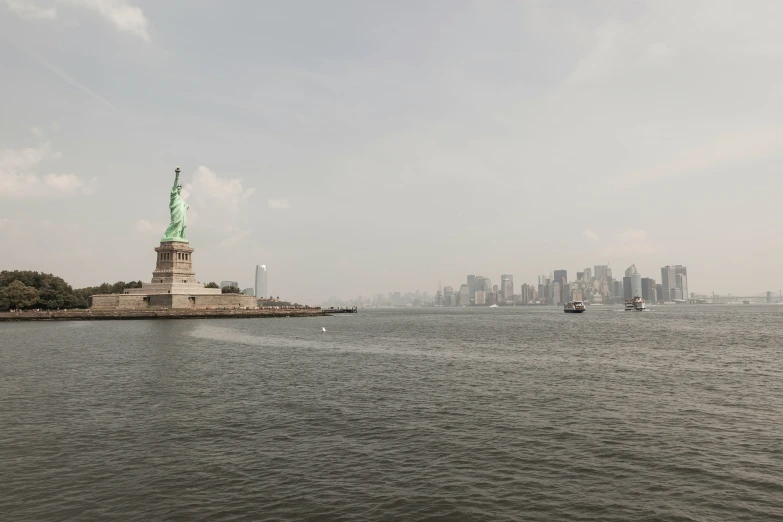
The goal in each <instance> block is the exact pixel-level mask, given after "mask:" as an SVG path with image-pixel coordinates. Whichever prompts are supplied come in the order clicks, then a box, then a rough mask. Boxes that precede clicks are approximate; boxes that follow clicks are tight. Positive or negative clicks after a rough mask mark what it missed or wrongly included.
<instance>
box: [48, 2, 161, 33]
mask: <svg viewBox="0 0 783 522" xmlns="http://www.w3.org/2000/svg"><path fill="white" fill-rule="evenodd" d="M61 1H63V2H66V3H68V4H71V5H75V6H79V7H83V8H85V9H90V10H92V11H96V12H97V13H99V14H100V15H101V16H103V17H104V18H106V19H107V20H108V21H110V22H111V23H112V24H114V27H116V28H117V29H119V30H120V31H125V32H128V33H131V34H133V35H135V36H138V37H139V38H141V39H142V40H145V41H149V39H150V35H149V33H148V32H147V17H146V16H144V12H143V11H142V10H141V9H140V8H138V7H136V6H134V5H131V3H130V2H127V1H126V0H61Z"/></svg>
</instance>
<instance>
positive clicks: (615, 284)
mask: <svg viewBox="0 0 783 522" xmlns="http://www.w3.org/2000/svg"><path fill="white" fill-rule="evenodd" d="M624 292H625V290H624V289H623V282H622V281H618V280H617V279H614V280H613V281H612V297H620V296H622V295H624Z"/></svg>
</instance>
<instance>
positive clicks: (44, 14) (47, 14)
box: [5, 0, 57, 20]
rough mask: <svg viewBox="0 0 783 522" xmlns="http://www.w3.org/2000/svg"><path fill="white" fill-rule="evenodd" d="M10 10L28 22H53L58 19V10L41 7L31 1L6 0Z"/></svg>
mask: <svg viewBox="0 0 783 522" xmlns="http://www.w3.org/2000/svg"><path fill="white" fill-rule="evenodd" d="M5 3H6V5H8V9H10V10H11V11H13V12H14V13H16V14H17V15H18V16H19V17H20V18H25V19H27V20H53V19H55V18H57V8H55V7H39V6H38V5H36V4H35V3H34V2H31V1H30V0H6V1H5Z"/></svg>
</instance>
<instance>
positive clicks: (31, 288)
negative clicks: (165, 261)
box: [0, 270, 141, 311]
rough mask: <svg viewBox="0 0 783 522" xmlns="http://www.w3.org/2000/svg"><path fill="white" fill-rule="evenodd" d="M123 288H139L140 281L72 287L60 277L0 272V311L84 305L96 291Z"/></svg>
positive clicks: (101, 291)
mask: <svg viewBox="0 0 783 522" xmlns="http://www.w3.org/2000/svg"><path fill="white" fill-rule="evenodd" d="M126 288H141V281H131V282H129V283H126V282H125V281H117V282H116V283H113V284H112V283H103V284H102V285H100V286H89V287H86V288H76V289H73V288H72V287H71V285H69V284H68V283H66V282H65V281H64V280H63V278H61V277H57V276H55V275H52V274H44V273H42V272H33V271H31V270H13V271H12V270H3V271H1V272H0V311H6V310H8V309H9V308H23V309H29V308H41V309H43V310H57V309H62V308H87V306H88V303H87V298H88V297H89V296H91V295H96V294H121V293H122V292H123V290H124V289H126Z"/></svg>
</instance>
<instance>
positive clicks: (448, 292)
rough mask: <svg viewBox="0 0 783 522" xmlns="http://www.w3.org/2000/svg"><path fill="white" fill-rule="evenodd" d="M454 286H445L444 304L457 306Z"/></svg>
mask: <svg viewBox="0 0 783 522" xmlns="http://www.w3.org/2000/svg"><path fill="white" fill-rule="evenodd" d="M456 304H457V303H456V300H455V298H454V288H452V287H450V286H444V287H443V306H455V305H456Z"/></svg>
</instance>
